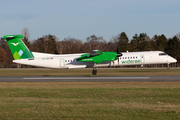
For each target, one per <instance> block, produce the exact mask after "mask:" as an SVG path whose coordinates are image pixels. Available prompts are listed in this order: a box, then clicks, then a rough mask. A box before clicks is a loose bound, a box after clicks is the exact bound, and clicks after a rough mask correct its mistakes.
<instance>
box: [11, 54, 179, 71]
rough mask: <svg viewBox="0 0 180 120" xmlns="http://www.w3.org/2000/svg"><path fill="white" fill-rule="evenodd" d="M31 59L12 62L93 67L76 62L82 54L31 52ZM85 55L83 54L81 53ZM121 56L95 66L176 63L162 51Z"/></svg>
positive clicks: (86, 63) (67, 66) (50, 66)
mask: <svg viewBox="0 0 180 120" xmlns="http://www.w3.org/2000/svg"><path fill="white" fill-rule="evenodd" d="M32 53H33V55H34V57H35V58H33V59H19V60H13V62H15V63H19V64H25V65H32V66H39V67H47V68H69V69H70V68H86V67H93V66H94V62H78V61H76V59H77V58H79V57H81V55H82V54H65V55H54V54H45V53H37V52H32ZM83 54H85V53H83ZM122 54H123V56H121V57H119V59H117V60H115V61H103V62H102V63H99V64H96V66H97V67H98V66H102V67H103V66H127V65H145V64H170V63H175V62H177V60H176V59H174V58H173V57H171V56H169V55H166V54H165V53H163V52H162V51H147V52H124V53H122Z"/></svg>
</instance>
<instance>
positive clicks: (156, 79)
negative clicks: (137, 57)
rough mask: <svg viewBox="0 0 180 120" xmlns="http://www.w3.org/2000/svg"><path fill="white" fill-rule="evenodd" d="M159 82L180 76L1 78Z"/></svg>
mask: <svg viewBox="0 0 180 120" xmlns="http://www.w3.org/2000/svg"><path fill="white" fill-rule="evenodd" d="M159 81H180V76H135V77H133V76H131V77H129V76H117V77H113V76H112V77H109V76H108V77H104V76H103V77H99V76H98V77H94V76H93V77H91V76H88V77H77V76H72V77H48V76H47V77H0V82H159Z"/></svg>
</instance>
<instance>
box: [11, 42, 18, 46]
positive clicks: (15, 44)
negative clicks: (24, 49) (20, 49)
mask: <svg viewBox="0 0 180 120" xmlns="http://www.w3.org/2000/svg"><path fill="white" fill-rule="evenodd" d="M19 43H20V42H18V43H10V44H13V45H14V46H17V45H19Z"/></svg>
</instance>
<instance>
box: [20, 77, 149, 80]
mask: <svg viewBox="0 0 180 120" xmlns="http://www.w3.org/2000/svg"><path fill="white" fill-rule="evenodd" d="M23 79H27V80H33V79H38V80H42V79H46V80H49V79H51V80H58V79H59V80H84V79H106V80H107V79H112V80H120V79H129V80H131V79H149V77H28V78H23Z"/></svg>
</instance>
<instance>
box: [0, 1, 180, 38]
mask: <svg viewBox="0 0 180 120" xmlns="http://www.w3.org/2000/svg"><path fill="white" fill-rule="evenodd" d="M24 27H27V28H28V29H29V32H30V39H31V40H34V39H37V38H38V37H42V36H43V35H48V34H52V35H56V36H57V37H58V38H59V39H60V40H63V39H64V38H67V37H69V36H70V37H73V38H76V39H80V40H83V41H85V40H86V38H87V37H89V36H91V35H93V34H94V35H96V36H98V37H99V36H103V38H104V39H105V40H106V41H109V40H110V39H111V38H112V37H113V36H117V35H118V34H119V33H121V32H125V33H126V34H127V36H128V37H129V39H131V38H132V36H134V34H135V33H137V34H139V33H146V34H147V35H149V36H150V37H153V36H154V35H155V34H157V35H161V34H164V35H165V36H166V37H168V38H169V37H172V36H174V35H175V34H177V33H179V32H180V0H171V1H170V0H0V37H3V36H4V35H9V34H21V33H22V29H23V28H24Z"/></svg>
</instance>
